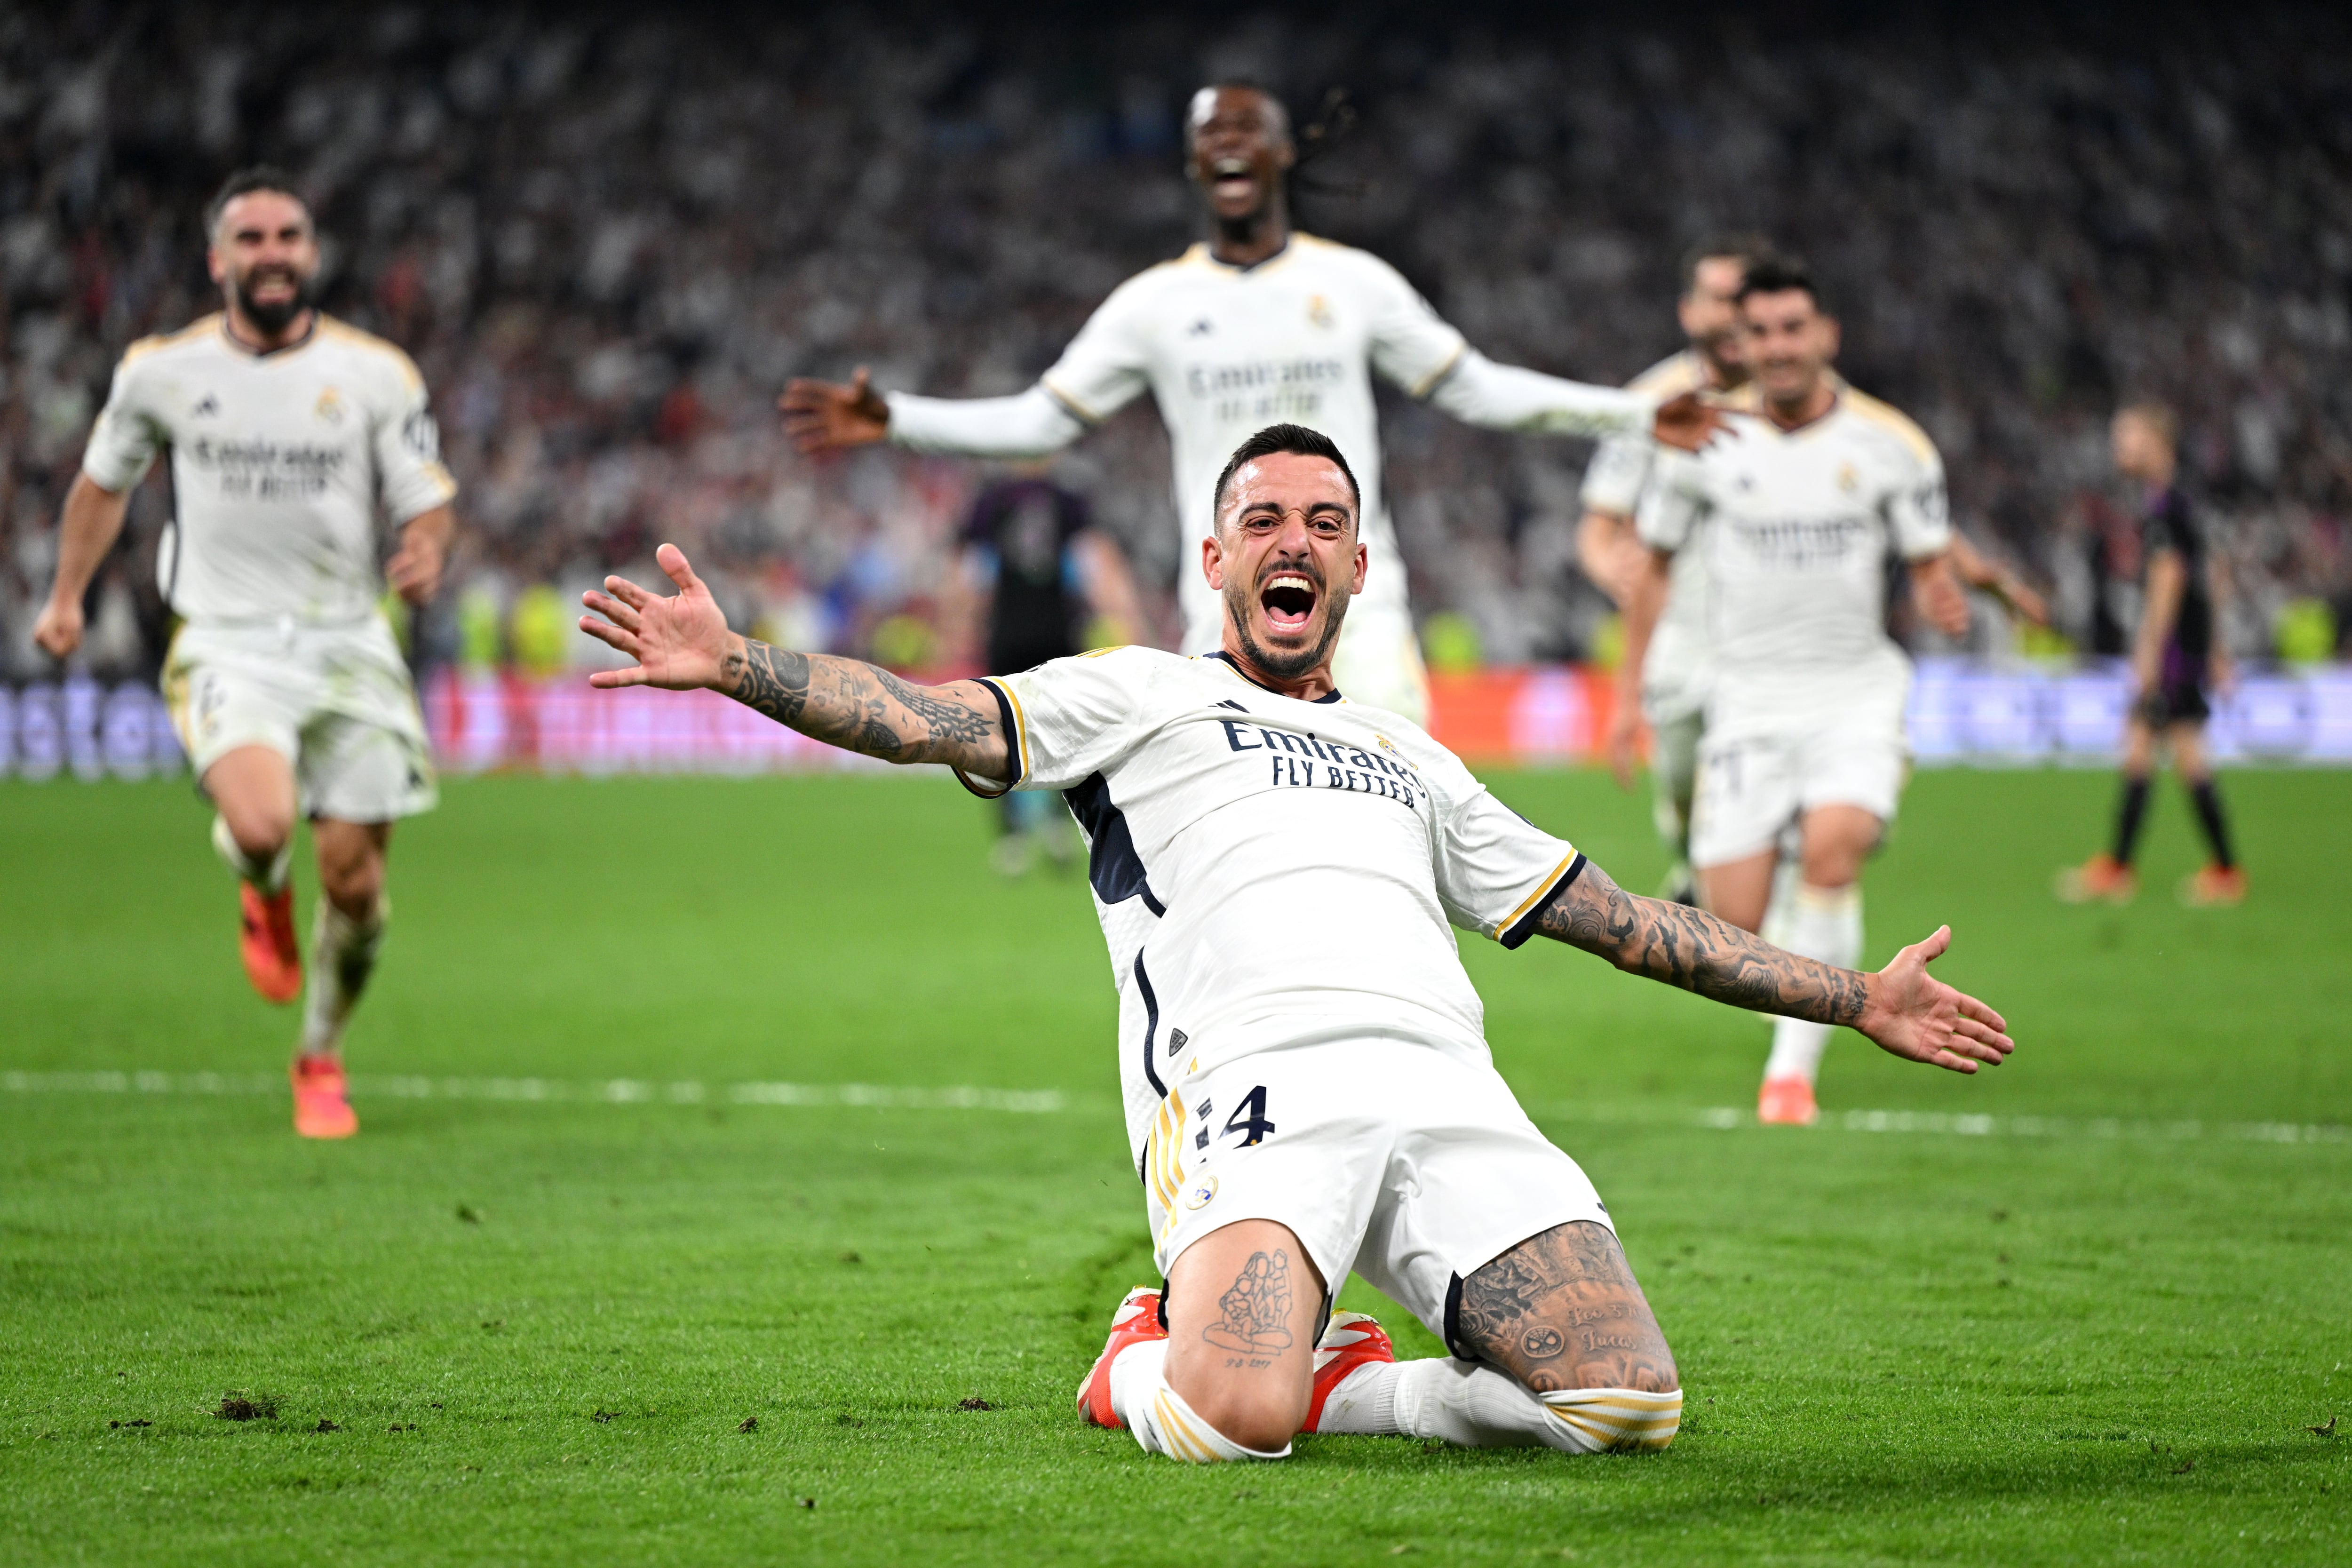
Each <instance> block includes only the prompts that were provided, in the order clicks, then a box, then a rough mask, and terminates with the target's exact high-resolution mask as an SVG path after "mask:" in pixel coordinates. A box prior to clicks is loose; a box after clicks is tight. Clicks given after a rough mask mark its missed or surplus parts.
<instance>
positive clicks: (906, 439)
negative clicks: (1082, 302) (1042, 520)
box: [776, 367, 1087, 458]
mask: <svg viewBox="0 0 2352 1568" xmlns="http://www.w3.org/2000/svg"><path fill="white" fill-rule="evenodd" d="M776 406H777V407H778V408H780V409H782V411H783V416H784V434H785V435H787V436H789V437H792V438H793V444H794V445H796V446H798V447H800V449H801V450H802V451H803V452H807V453H810V454H812V455H814V454H816V453H820V452H834V451H840V450H842V449H844V448H845V447H863V446H866V445H867V444H869V443H871V442H875V441H889V442H892V443H894V444H896V445H898V446H900V447H908V448H910V449H912V450H914V451H918V452H934V453H947V454H950V455H953V456H957V457H965V458H1042V457H1044V456H1045V455H1046V454H1048V453H1051V452H1058V451H1060V450H1061V449H1062V448H1063V447H1066V446H1068V445H1069V444H1070V443H1071V442H1073V441H1075V440H1076V439H1077V438H1078V437H1080V436H1083V435H1085V434H1086V430H1087V427H1086V425H1085V424H1084V423H1083V422H1082V421H1080V420H1079V419H1078V418H1077V417H1076V416H1074V415H1073V414H1071V413H1070V411H1069V410H1068V409H1066V408H1065V407H1063V406H1062V405H1061V404H1060V403H1058V402H1056V401H1055V398H1054V395H1053V394H1052V393H1050V392H1047V391H1046V390H1045V387H1044V386H1043V385H1042V384H1041V385H1036V386H1032V387H1031V388H1030V389H1029V390H1028V391H1026V392H1021V393H1015V394H1014V395H1012V396H1011V397H916V396H914V395H910V394H908V393H903V392H894V393H891V394H889V395H887V396H885V395H883V394H881V393H878V392H877V391H875V390H874V388H873V385H872V384H871V383H870V382H869V381H868V379H867V376H866V371H865V369H864V368H863V367H860V368H859V370H858V372H857V376H856V380H854V381H852V382H850V383H849V384H847V385H846V386H845V385H843V384H840V383H839V382H832V381H811V380H808V379H806V378H802V379H799V380H795V381H794V382H793V384H791V385H789V386H787V387H785V388H784V394H783V395H782V397H779V398H778V399H776Z"/></svg>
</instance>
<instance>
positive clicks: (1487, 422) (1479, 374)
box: [1429, 348, 1658, 437]
mask: <svg viewBox="0 0 2352 1568" xmlns="http://www.w3.org/2000/svg"><path fill="white" fill-rule="evenodd" d="M1429 401H1430V403H1431V404H1432V405H1433V406H1435V407H1438V408H1442V409H1444V411H1445V412H1446V413H1448V414H1451V415H1452V416H1454V417H1455V418H1456V419H1459V420H1461V421H1463V422H1464V423H1465V424H1468V425H1482V426H1486V428H1488V429H1490V430H1524V431H1530V432H1536V433H1541V434H1546V435H1553V436H1588V437H1597V436H1631V435H1636V434H1642V433H1646V432H1647V431H1648V429H1649V427H1650V424H1651V421H1652V420H1654V419H1655V418H1656V417H1657V412H1658V400H1657V399H1656V398H1654V397H1652V396H1650V395H1647V394H1646V393H1640V392H1631V391H1627V390H1625V389H1623V388H1621V387H1614V386H1591V385H1588V384H1585V383H1583V382H1580V381H1566V380H1563V379H1562V378H1560V377H1559V376H1556V375H1546V374H1543V373H1542V372H1541V371H1534V370H1526V369H1522V368H1521V367H1519V366H1517V365H1507V364H1496V363H1495V362H1494V361H1493V360H1490V359H1488V358H1487V357H1486V355H1485V354H1482V353H1478V352H1477V351H1476V350H1475V349H1466V348H1465V350H1464V351H1463V352H1462V353H1461V355H1460V356H1459V357H1458V358H1457V359H1456V360H1455V361H1454V363H1453V365H1452V366H1451V367H1449V369H1448V370H1447V372H1446V373H1445V374H1444V375H1443V376H1442V377H1441V378H1440V379H1439V380H1438V382H1437V384H1436V386H1435V388H1434V389H1433V391H1432V392H1431V394H1430V397H1429Z"/></svg>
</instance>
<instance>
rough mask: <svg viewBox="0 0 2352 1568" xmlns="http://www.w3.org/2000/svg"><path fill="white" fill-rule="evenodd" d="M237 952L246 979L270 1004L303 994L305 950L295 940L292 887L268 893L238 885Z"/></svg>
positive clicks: (249, 885)
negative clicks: (243, 966)
mask: <svg viewBox="0 0 2352 1568" xmlns="http://www.w3.org/2000/svg"><path fill="white" fill-rule="evenodd" d="M236 898H237V938H236V947H237V952H238V953H239V955H240V956H242V957H243V958H244V960H245V977H246V978H247V980H250V981H252V982H253V988H254V989H255V990H256V991H258V992H260V993H261V994H262V995H263V996H264V997H265V998H267V999H268V1000H269V1001H272V1002H278V1003H285V1002H291V1001H292V1000H294V998H295V997H297V996H299V995H300V994H302V949H301V946H300V944H299V943H298V942H296V941H295V940H294V888H293V885H292V884H291V883H289V884H288V885H287V886H285V887H283V888H280V889H278V891H277V892H275V893H265V892H263V891H262V890H261V889H258V888H257V887H255V886H254V885H253V884H252V883H250V882H242V881H241V882H239V883H237V885H236Z"/></svg>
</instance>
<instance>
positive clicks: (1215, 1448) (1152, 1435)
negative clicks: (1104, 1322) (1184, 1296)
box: [1110, 1340, 1290, 1465]
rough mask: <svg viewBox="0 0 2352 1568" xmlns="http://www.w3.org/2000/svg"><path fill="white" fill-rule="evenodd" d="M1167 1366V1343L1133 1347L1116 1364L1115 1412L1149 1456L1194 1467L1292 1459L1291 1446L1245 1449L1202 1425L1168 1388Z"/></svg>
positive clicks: (1112, 1395) (1113, 1379)
mask: <svg viewBox="0 0 2352 1568" xmlns="http://www.w3.org/2000/svg"><path fill="white" fill-rule="evenodd" d="M1167 1366H1168V1342H1167V1341H1166V1340H1147V1341H1145V1342H1143V1343H1141V1344H1139V1345H1129V1347H1128V1348H1127V1349H1125V1350H1123V1351H1121V1352H1119V1353H1118V1360H1117V1361H1114V1362H1112V1363H1110V1407H1111V1409H1112V1410H1114V1411H1116V1412H1117V1413H1118V1418H1119V1419H1120V1420H1122V1421H1124V1422H1126V1423H1127V1429H1128V1430H1129V1432H1132V1433H1133V1434H1135V1440H1136V1441H1137V1442H1138V1443H1139V1444H1141V1445H1142V1447H1143V1449H1144V1451H1145V1452H1146V1453H1150V1454H1165V1455H1167V1456H1168V1457H1169V1458H1171V1459H1181V1460H1183V1461H1185V1462H1186V1463H1187V1464H1194V1465H1212V1464H1216V1463H1218V1462H1219V1461H1221V1460H1229V1459H1282V1458H1289V1456H1290V1445H1289V1444H1287V1443H1285V1444H1284V1445H1283V1446H1282V1447H1280V1448H1279V1449H1277V1450H1276V1451H1275V1452H1273V1453H1262V1452H1260V1451H1259V1450H1257V1449H1255V1448H1244V1447H1242V1446H1241V1445H1240V1444H1239V1443H1236V1442H1234V1441H1233V1440H1232V1439H1231V1438H1229V1437H1227V1436H1225V1435H1224V1434H1223V1433H1222V1432H1220V1431H1218V1430H1217V1429H1216V1428H1215V1427H1214V1426H1210V1425H1209V1424H1208V1423H1207V1422H1206V1421H1203V1420H1202V1419H1201V1418H1200V1416H1198V1415H1194V1414H1193V1413H1192V1406H1191V1405H1187V1404H1185V1403H1184V1396H1183V1395H1182V1394H1179V1393H1177V1392H1176V1391H1175V1390H1174V1389H1172V1388H1171V1387H1169V1386H1168V1379H1167V1377H1166V1376H1165V1375H1164V1374H1165V1373H1166V1371H1167Z"/></svg>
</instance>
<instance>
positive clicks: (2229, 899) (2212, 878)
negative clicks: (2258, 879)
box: [2180, 866, 2246, 910]
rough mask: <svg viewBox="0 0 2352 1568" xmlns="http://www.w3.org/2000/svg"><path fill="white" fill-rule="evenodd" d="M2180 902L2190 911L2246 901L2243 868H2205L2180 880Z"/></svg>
mask: <svg viewBox="0 0 2352 1568" xmlns="http://www.w3.org/2000/svg"><path fill="white" fill-rule="evenodd" d="M2180 901H2181V902H2182V903H2184V904H2187V905H2188V906H2189V908H2190V909H2192V910H2202V909H2212V908H2215V907H2217V906H2221V905H2226V904H2242V903H2244V902H2245V901H2246V868H2244V867H2243V866H2206V867H2202V868H2199V869H2198V870H2197V871H2195V872H2194V873H2192V874H2191V875H2189V876H2187V877H2183V878H2182V879H2180Z"/></svg>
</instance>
